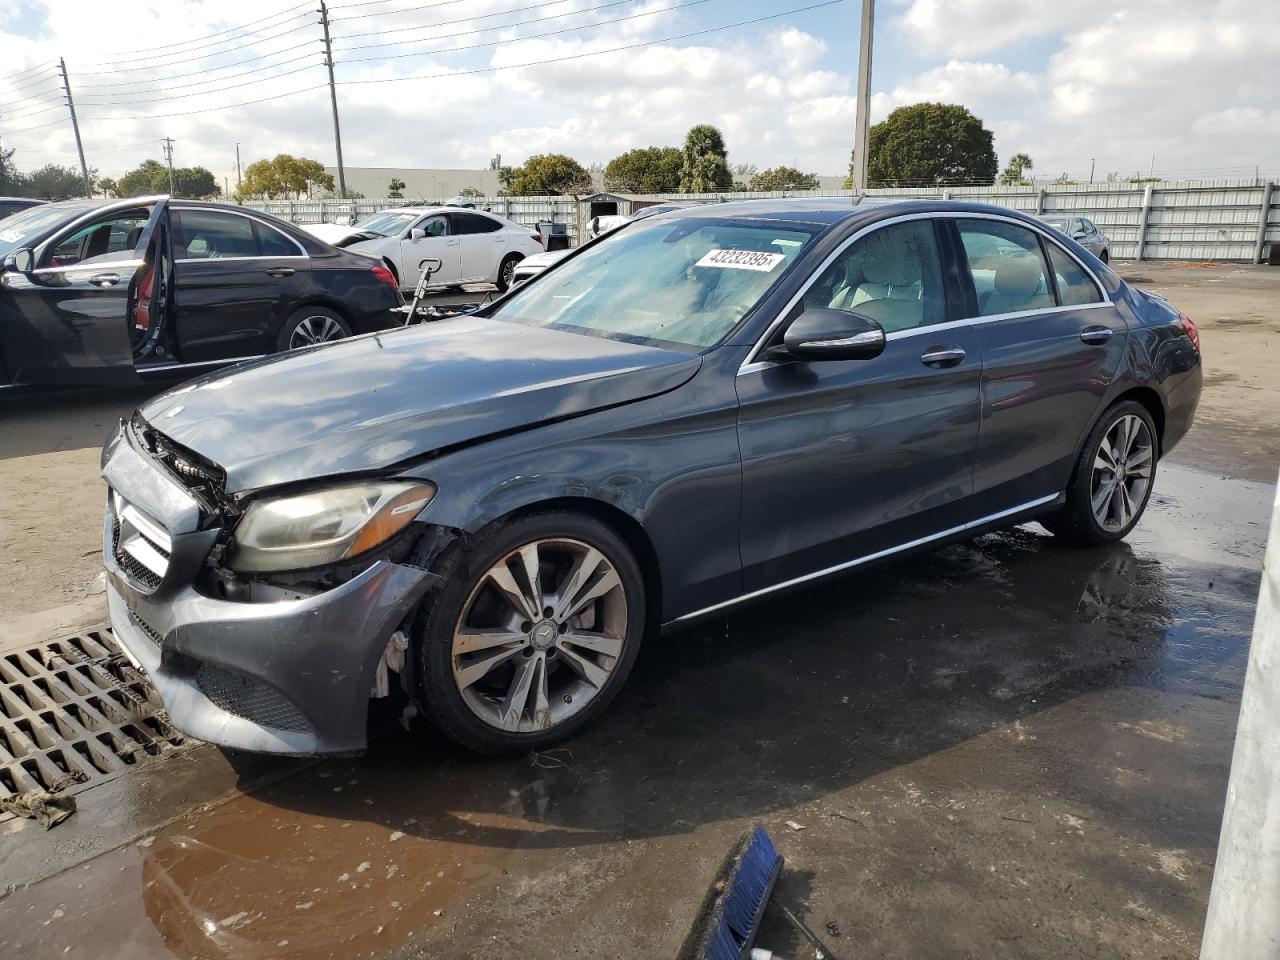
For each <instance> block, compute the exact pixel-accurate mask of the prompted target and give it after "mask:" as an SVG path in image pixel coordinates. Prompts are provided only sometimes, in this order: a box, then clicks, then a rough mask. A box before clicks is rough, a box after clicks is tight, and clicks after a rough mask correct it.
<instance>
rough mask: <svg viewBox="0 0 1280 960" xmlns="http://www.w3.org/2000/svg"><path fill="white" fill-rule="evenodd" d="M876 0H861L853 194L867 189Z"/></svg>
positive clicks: (858, 193) (856, 194)
mask: <svg viewBox="0 0 1280 960" xmlns="http://www.w3.org/2000/svg"><path fill="white" fill-rule="evenodd" d="M875 18H876V0H862V32H861V34H860V35H859V37H858V101H857V108H856V111H855V113H854V128H853V171H852V173H853V195H854V196H855V197H857V196H858V195H860V194H862V193H865V192H866V189H867V134H868V131H869V129H870V126H871V40H872V36H873V35H874V33H875Z"/></svg>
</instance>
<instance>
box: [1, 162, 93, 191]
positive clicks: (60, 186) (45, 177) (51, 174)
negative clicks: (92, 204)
mask: <svg viewBox="0 0 1280 960" xmlns="http://www.w3.org/2000/svg"><path fill="white" fill-rule="evenodd" d="M18 176H19V177H20V178H21V180H20V187H21V189H20V190H19V191H18V195H19V196H23V197H39V198H40V199H42V200H67V199H70V198H71V197H83V196H84V177H82V176H81V175H80V171H79V170H75V169H73V168H71V167H64V166H62V165H61V164H57V163H46V164H45V165H44V166H43V167H41V168H40V169H39V170H34V171H32V172H31V173H25V174H23V173H20V174H18ZM95 179H96V171H93V170H90V171H89V183H90V184H92V183H93V181H94V180H95Z"/></svg>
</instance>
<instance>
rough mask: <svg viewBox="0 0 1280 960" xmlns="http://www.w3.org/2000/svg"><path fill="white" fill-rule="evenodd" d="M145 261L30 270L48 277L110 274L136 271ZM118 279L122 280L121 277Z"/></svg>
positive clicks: (111, 262) (109, 261) (112, 261)
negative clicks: (74, 274)
mask: <svg viewBox="0 0 1280 960" xmlns="http://www.w3.org/2000/svg"><path fill="white" fill-rule="evenodd" d="M145 262H146V261H145V260H141V259H136V258H135V259H133V260H98V261H90V262H89V263H73V264H71V265H70V266H69V267H41V268H40V269H38V270H32V271H31V273H32V275H34V276H40V277H43V276H49V275H57V274H62V273H75V272H78V271H81V270H83V271H84V272H85V273H111V272H112V271H113V270H137V269H138V268H139V267H140V266H142V265H143V264H144V263H145ZM120 279H122V280H123V279H124V278H123V277H121V278H120Z"/></svg>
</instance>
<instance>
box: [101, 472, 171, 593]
mask: <svg viewBox="0 0 1280 960" xmlns="http://www.w3.org/2000/svg"><path fill="white" fill-rule="evenodd" d="M110 503H111V505H110V509H111V556H112V557H113V558H114V559H115V562H116V564H117V565H118V566H119V567H120V569H121V570H123V571H124V572H125V575H126V576H127V577H128V578H129V580H130V582H132V583H133V584H134V586H136V587H138V588H139V589H140V590H141V591H142V592H144V593H154V592H155V591H156V590H157V589H158V588H159V587H160V583H161V582H162V581H163V580H164V575H165V573H166V572H167V571H168V569H169V557H170V551H171V544H170V542H169V537H168V535H167V534H166V533H165V532H164V529H163V528H162V527H161V526H160V525H159V524H157V523H155V521H153V520H150V519H148V518H147V517H146V516H145V515H144V514H142V513H141V512H140V511H139V510H137V508H135V507H132V506H130V505H129V504H128V503H127V502H126V501H125V500H124V498H123V497H121V496H120V495H119V494H117V493H113V494H112V496H111V502H110Z"/></svg>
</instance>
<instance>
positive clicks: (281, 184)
mask: <svg viewBox="0 0 1280 960" xmlns="http://www.w3.org/2000/svg"><path fill="white" fill-rule="evenodd" d="M317 190H328V191H332V190H333V175H332V174H328V173H325V172H324V164H322V163H320V161H318V160H308V159H307V158H306V157H293V156H290V155H289V154H287V153H281V154H277V155H276V156H275V157H273V158H272V159H270V160H258V161H255V162H254V163H251V164H249V166H247V167H246V168H245V171H244V180H243V182H241V184H240V186H239V187H238V188H237V189H236V199H237V200H244V199H246V198H248V197H267V198H268V199H275V198H277V197H295V198H299V199H300V198H301V197H302V196H303V195H304V194H305V195H306V196H311V195H312V194H313V193H315V192H316V191H317Z"/></svg>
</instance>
